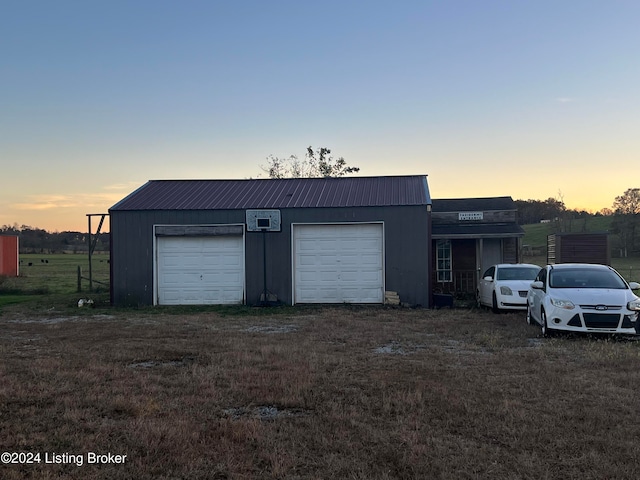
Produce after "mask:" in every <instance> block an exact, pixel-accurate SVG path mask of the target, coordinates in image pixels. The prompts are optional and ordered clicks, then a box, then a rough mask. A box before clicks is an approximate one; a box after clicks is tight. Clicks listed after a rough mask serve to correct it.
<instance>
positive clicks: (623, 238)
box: [611, 188, 640, 257]
mask: <svg viewBox="0 0 640 480" xmlns="http://www.w3.org/2000/svg"><path fill="white" fill-rule="evenodd" d="M612 209H613V212H614V214H613V220H612V221H611V230H612V231H613V233H615V234H617V235H618V237H619V238H620V245H621V252H620V253H621V256H623V257H627V256H629V251H630V250H633V249H634V247H635V244H636V237H637V232H638V230H639V226H640V188H629V189H627V190H626V191H625V192H624V193H623V194H622V195H620V196H618V197H616V199H615V200H614V202H613V207H612Z"/></svg>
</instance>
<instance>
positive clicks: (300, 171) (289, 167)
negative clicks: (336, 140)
mask: <svg viewBox="0 0 640 480" xmlns="http://www.w3.org/2000/svg"><path fill="white" fill-rule="evenodd" d="M260 168H261V169H262V170H263V171H264V172H266V173H267V174H268V175H269V178H312V177H344V176H345V175H348V174H350V173H356V172H359V171H360V168H359V167H351V166H349V165H347V162H346V160H345V159H344V158H343V157H338V158H334V157H332V156H331V150H330V149H328V148H325V147H320V148H318V149H317V150H314V149H313V148H312V147H307V153H306V154H305V157H304V159H303V160H300V159H299V158H298V157H297V156H296V155H291V156H289V157H288V158H279V157H274V156H273V155H269V156H268V157H267V165H266V166H263V165H260Z"/></svg>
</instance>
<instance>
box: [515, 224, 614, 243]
mask: <svg viewBox="0 0 640 480" xmlns="http://www.w3.org/2000/svg"><path fill="white" fill-rule="evenodd" d="M611 221H612V217H587V218H583V219H575V220H571V222H570V223H565V226H567V227H568V226H570V227H571V228H570V230H568V231H570V232H572V233H582V232H607V231H610V230H611ZM522 228H524V238H523V239H522V244H523V245H529V246H531V247H546V245H547V235H550V234H552V233H554V232H556V231H557V225H556V224H555V223H553V222H552V223H533V224H530V225H523V226H522Z"/></svg>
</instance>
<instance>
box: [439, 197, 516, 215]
mask: <svg viewBox="0 0 640 480" xmlns="http://www.w3.org/2000/svg"><path fill="white" fill-rule="evenodd" d="M517 208H518V207H517V206H516V203H515V202H514V201H513V199H512V198H511V197H486V198H444V199H442V198H438V199H434V200H433V206H432V211H433V212H464V211H475V210H478V211H488V210H517Z"/></svg>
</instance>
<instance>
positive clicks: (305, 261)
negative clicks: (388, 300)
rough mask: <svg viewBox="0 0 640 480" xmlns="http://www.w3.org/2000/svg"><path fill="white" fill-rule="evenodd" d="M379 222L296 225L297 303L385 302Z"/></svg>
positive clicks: (294, 234) (295, 288)
mask: <svg viewBox="0 0 640 480" xmlns="http://www.w3.org/2000/svg"><path fill="white" fill-rule="evenodd" d="M382 239H383V228H382V224H380V223H363V224H344V225H294V227H293V242H294V255H293V256H294V258H293V261H294V277H295V278H294V301H295V303H382V302H383V300H384V272H383V241H382Z"/></svg>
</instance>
